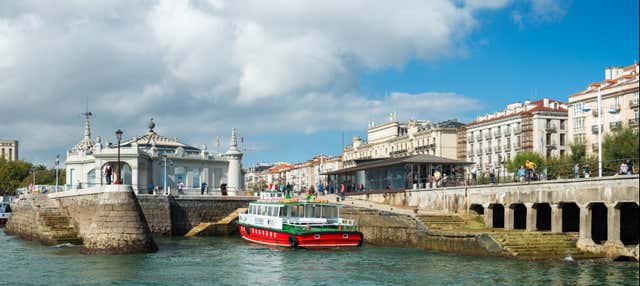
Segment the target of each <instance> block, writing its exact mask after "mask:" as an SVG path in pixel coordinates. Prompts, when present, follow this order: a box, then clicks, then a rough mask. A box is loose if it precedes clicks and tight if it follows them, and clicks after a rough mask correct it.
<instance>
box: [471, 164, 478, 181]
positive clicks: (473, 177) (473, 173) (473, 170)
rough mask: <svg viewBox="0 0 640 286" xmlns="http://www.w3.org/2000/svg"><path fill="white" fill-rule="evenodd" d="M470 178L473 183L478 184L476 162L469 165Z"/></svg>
mask: <svg viewBox="0 0 640 286" xmlns="http://www.w3.org/2000/svg"><path fill="white" fill-rule="evenodd" d="M471 180H472V181H473V184H474V185H476V184H478V166H477V165H476V164H473V166H472V167H471Z"/></svg>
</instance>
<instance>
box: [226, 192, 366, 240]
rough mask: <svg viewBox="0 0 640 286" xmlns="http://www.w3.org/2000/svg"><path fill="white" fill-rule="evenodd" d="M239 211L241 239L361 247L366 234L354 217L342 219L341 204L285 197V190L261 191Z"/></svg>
mask: <svg viewBox="0 0 640 286" xmlns="http://www.w3.org/2000/svg"><path fill="white" fill-rule="evenodd" d="M260 197H261V198H260V200H258V201H257V202H253V203H250V204H249V209H248V211H247V213H245V214H240V218H239V222H238V228H239V232H240V235H241V236H242V238H244V239H246V240H248V241H251V242H255V243H261V244H266V245H274V246H285V247H291V248H296V247H301V248H322V247H346V246H361V245H362V242H363V240H364V237H363V235H362V233H361V232H359V231H356V230H355V226H354V222H353V220H348V219H343V218H340V208H341V207H342V205H339V204H330V203H329V202H328V201H327V200H322V199H308V200H298V199H297V198H285V197H284V195H283V194H282V193H264V192H263V193H261V194H260Z"/></svg>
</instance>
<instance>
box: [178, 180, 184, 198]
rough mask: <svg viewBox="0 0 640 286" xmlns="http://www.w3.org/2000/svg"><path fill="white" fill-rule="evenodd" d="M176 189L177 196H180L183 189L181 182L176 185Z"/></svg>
mask: <svg viewBox="0 0 640 286" xmlns="http://www.w3.org/2000/svg"><path fill="white" fill-rule="evenodd" d="M176 188H177V189H178V195H180V194H182V189H184V184H183V183H182V181H179V182H178V185H176Z"/></svg>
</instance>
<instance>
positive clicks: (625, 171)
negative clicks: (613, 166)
mask: <svg viewBox="0 0 640 286" xmlns="http://www.w3.org/2000/svg"><path fill="white" fill-rule="evenodd" d="M633 174H635V169H634V166H633V162H632V161H631V160H622V163H620V168H619V169H618V175H633Z"/></svg>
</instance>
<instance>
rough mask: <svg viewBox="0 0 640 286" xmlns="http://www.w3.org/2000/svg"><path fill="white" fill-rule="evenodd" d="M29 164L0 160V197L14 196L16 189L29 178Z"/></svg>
mask: <svg viewBox="0 0 640 286" xmlns="http://www.w3.org/2000/svg"><path fill="white" fill-rule="evenodd" d="M31 166H32V165H31V163H28V162H23V161H7V160H5V159H2V158H0V195H15V194H16V189H17V188H19V187H24V186H25V185H24V184H23V183H22V182H23V181H24V180H25V178H27V177H29V174H30V169H31ZM27 185H28V184H27Z"/></svg>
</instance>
